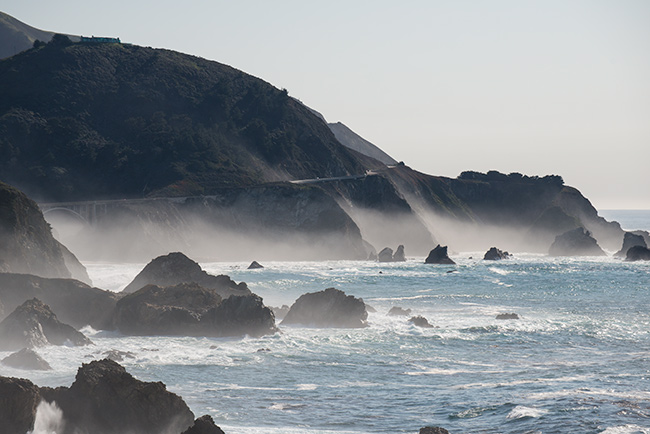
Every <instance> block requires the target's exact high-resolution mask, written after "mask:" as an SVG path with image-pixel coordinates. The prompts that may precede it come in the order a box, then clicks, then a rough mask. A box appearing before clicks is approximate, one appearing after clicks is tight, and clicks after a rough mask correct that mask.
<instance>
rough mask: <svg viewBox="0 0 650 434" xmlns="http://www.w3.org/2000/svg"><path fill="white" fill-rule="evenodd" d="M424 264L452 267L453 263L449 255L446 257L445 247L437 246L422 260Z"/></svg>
mask: <svg viewBox="0 0 650 434" xmlns="http://www.w3.org/2000/svg"><path fill="white" fill-rule="evenodd" d="M424 263H425V264H450V265H453V264H455V262H454V261H453V260H451V258H450V257H449V255H447V246H444V247H443V246H441V245H440V244H438V245H437V246H436V248H435V249H433V250H431V251H430V252H429V256H427V259H425V260H424Z"/></svg>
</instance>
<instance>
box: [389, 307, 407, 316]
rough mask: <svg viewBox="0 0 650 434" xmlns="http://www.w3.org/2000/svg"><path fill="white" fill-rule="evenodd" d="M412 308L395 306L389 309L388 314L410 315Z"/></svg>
mask: <svg viewBox="0 0 650 434" xmlns="http://www.w3.org/2000/svg"><path fill="white" fill-rule="evenodd" d="M410 314H411V309H403V308H401V307H399V306H393V307H391V308H390V310H389V311H388V316H409V315H410Z"/></svg>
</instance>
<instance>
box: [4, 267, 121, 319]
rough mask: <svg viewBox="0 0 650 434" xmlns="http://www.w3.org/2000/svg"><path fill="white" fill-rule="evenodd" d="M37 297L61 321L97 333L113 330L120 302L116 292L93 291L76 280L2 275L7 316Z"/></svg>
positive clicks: (94, 289)
mask: <svg viewBox="0 0 650 434" xmlns="http://www.w3.org/2000/svg"><path fill="white" fill-rule="evenodd" d="M34 297H36V298H38V299H39V300H41V301H42V302H43V303H45V304H47V305H48V306H50V308H51V309H52V311H54V312H55V313H56V315H57V317H58V318H59V321H61V322H64V323H66V324H70V325H71V326H73V327H75V328H77V329H79V328H81V327H85V326H87V325H90V326H92V327H93V328H94V329H96V330H105V329H109V328H111V315H112V312H113V308H114V307H115V303H116V302H117V298H118V296H117V295H116V294H115V293H113V292H110V291H104V290H103V289H99V288H91V287H90V286H88V285H87V284H85V283H83V282H80V281H78V280H74V279H48V278H43V277H37V276H32V275H29V274H0V300H2V305H4V312H5V314H9V313H10V312H12V311H13V310H14V309H16V308H17V307H18V306H20V305H21V304H23V303H24V302H25V301H27V300H29V299H32V298H34Z"/></svg>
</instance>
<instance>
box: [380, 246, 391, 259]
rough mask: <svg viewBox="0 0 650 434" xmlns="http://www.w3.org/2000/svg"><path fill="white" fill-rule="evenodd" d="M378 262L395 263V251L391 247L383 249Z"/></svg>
mask: <svg viewBox="0 0 650 434" xmlns="http://www.w3.org/2000/svg"><path fill="white" fill-rule="evenodd" d="M377 260H378V261H379V262H393V249H391V248H390V247H384V248H383V249H381V252H379V254H378V255H377Z"/></svg>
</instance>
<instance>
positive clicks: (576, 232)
mask: <svg viewBox="0 0 650 434" xmlns="http://www.w3.org/2000/svg"><path fill="white" fill-rule="evenodd" d="M548 254H549V255H551V256H606V253H605V252H604V251H603V249H601V248H600V246H599V245H598V242H597V241H596V240H595V239H594V238H593V237H592V236H591V232H589V231H586V230H585V229H584V228H581V227H580V228H576V229H572V230H570V231H568V232H565V233H563V234H562V235H558V236H557V237H555V241H554V242H553V244H551V248H550V249H549V251H548Z"/></svg>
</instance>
